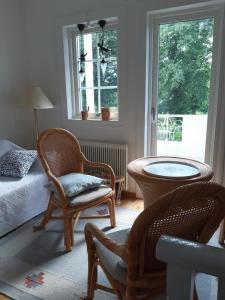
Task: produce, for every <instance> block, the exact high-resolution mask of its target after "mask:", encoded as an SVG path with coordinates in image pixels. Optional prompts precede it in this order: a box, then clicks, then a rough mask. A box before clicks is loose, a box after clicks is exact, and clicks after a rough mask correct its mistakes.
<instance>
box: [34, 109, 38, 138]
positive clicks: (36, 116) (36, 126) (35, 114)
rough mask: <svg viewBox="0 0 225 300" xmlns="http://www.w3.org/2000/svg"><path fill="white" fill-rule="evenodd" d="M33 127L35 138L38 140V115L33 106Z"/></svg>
mask: <svg viewBox="0 0 225 300" xmlns="http://www.w3.org/2000/svg"><path fill="white" fill-rule="evenodd" d="M34 128H35V132H36V139H37V140H38V137H39V130H38V115H37V109H36V108H34Z"/></svg>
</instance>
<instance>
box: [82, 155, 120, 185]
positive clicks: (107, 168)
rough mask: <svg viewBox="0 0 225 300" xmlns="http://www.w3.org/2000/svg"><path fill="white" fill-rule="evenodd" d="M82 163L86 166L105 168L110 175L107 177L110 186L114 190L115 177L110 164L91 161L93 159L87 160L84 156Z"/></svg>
mask: <svg viewBox="0 0 225 300" xmlns="http://www.w3.org/2000/svg"><path fill="white" fill-rule="evenodd" d="M84 164H87V165H88V166H91V167H94V168H102V169H106V170H107V171H108V173H109V175H110V176H109V178H107V179H109V180H110V187H111V189H112V190H115V183H116V177H115V173H114V171H113V168H112V167H111V166H110V165H108V164H105V163H99V162H93V161H90V160H87V159H86V158H84Z"/></svg>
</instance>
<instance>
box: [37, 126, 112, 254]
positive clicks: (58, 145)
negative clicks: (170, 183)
mask: <svg viewBox="0 0 225 300" xmlns="http://www.w3.org/2000/svg"><path fill="white" fill-rule="evenodd" d="M37 150H38V154H39V156H40V159H41V161H42V164H43V166H44V169H45V172H46V174H47V176H48V178H49V180H50V181H51V182H52V183H53V184H54V185H55V188H56V191H57V192H56V193H54V192H51V194H50V199H49V204H48V208H47V211H46V213H45V215H44V218H43V220H42V222H41V224H40V225H39V226H36V227H34V231H36V230H41V229H43V228H44V227H45V226H46V224H47V223H48V221H49V220H50V219H63V221H64V244H65V249H66V251H71V250H72V245H73V244H74V232H73V229H74V226H75V225H76V223H77V221H78V219H79V218H80V214H81V212H82V211H83V210H84V209H86V208H89V207H93V206H97V205H99V204H102V203H107V204H108V208H109V214H106V215H101V216H100V215H96V216H89V217H85V218H110V222H111V226H112V227H115V226H116V222H115V199H114V193H115V174H114V172H113V169H112V168H111V167H110V166H109V165H107V164H103V163H95V162H91V161H88V160H87V159H86V158H85V156H84V155H83V153H82V152H81V149H80V145H79V142H78V140H77V139H76V137H75V136H74V135H72V134H71V133H70V132H68V131H66V130H64V129H61V128H55V129H48V130H46V131H44V132H43V133H42V134H41V136H40V137H39V139H38V142H37ZM85 167H87V168H88V169H89V170H90V169H94V168H97V169H98V171H99V170H102V171H104V173H106V174H108V176H109V177H108V178H110V186H100V187H99V188H97V189H94V190H88V191H87V192H85V193H82V194H79V195H77V196H75V197H71V198H68V197H66V195H65V192H64V190H63V187H62V185H61V183H60V181H59V180H58V177H60V176H62V175H66V174H69V173H72V172H78V173H84V169H85ZM56 207H57V208H59V209H61V211H62V216H59V217H54V216H52V213H53V210H54V208H56Z"/></svg>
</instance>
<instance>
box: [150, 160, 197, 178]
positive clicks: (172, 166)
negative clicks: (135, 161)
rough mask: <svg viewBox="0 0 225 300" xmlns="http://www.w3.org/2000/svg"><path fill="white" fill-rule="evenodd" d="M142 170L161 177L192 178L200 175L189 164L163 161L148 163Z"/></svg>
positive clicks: (195, 168) (194, 167)
mask: <svg viewBox="0 0 225 300" xmlns="http://www.w3.org/2000/svg"><path fill="white" fill-rule="evenodd" d="M144 171H145V172H146V173H148V174H149V175H152V176H155V177H163V178H180V179H182V178H193V177H196V176H198V175H200V171H199V169H198V168H197V167H196V166H194V165H191V164H187V163H182V162H173V161H163V162H155V163H151V164H148V165H147V166H145V167H144Z"/></svg>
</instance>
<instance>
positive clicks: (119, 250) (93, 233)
mask: <svg viewBox="0 0 225 300" xmlns="http://www.w3.org/2000/svg"><path fill="white" fill-rule="evenodd" d="M84 232H85V238H86V242H87V248H88V249H89V250H90V249H93V248H94V247H95V246H94V240H93V238H94V237H95V238H96V239H97V240H98V241H99V242H100V243H102V244H103V245H104V246H105V247H106V248H107V249H108V250H110V251H111V252H113V253H115V254H116V255H118V256H120V257H121V258H122V259H123V260H124V261H125V262H126V257H127V255H126V245H125V244H119V243H117V242H116V241H114V240H112V239H111V238H109V237H108V236H107V235H106V234H105V233H104V232H102V231H101V230H100V229H99V228H98V227H97V226H95V225H94V224H91V223H88V224H86V225H85V228H84Z"/></svg>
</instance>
